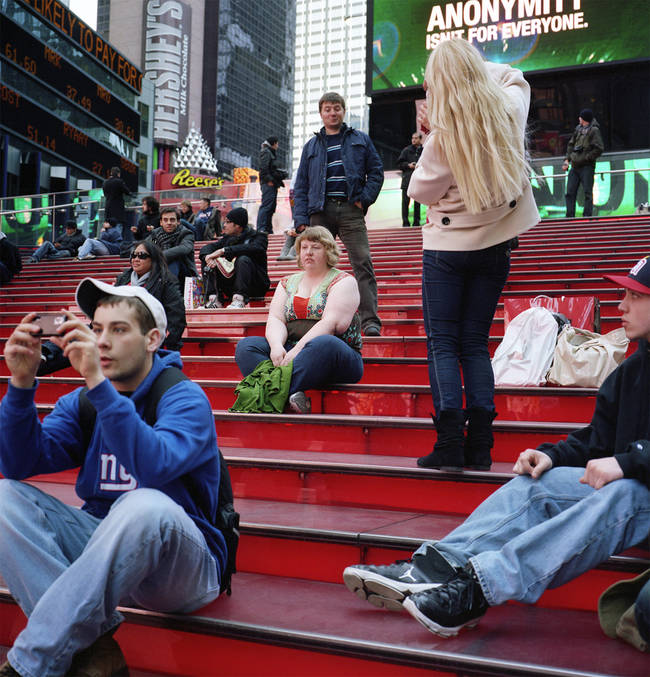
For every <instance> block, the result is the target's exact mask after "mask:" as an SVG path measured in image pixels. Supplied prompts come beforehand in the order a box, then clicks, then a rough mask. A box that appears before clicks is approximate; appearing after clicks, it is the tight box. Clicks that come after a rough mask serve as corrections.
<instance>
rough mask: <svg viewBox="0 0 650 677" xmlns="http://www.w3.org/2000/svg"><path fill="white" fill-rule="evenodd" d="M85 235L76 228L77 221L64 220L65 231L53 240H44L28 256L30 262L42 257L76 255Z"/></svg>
mask: <svg viewBox="0 0 650 677" xmlns="http://www.w3.org/2000/svg"><path fill="white" fill-rule="evenodd" d="M85 240H86V236H85V235H84V234H83V233H82V232H81V231H80V230H79V228H77V222H76V221H73V220H72V219H70V220H69V221H66V222H65V231H64V232H63V233H61V235H59V237H57V238H56V240H54V243H52V242H50V241H49V240H46V241H45V242H43V244H42V245H41V246H40V247H39V248H38V249H37V250H36V251H35V252H34V253H33V254H32V255H31V256H30V257H29V262H30V263H40V262H41V261H42V260H43V259H64V258H68V257H70V256H76V255H77V253H78V252H79V247H81V245H82V244H83V243H84V241H85Z"/></svg>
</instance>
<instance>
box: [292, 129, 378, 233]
mask: <svg viewBox="0 0 650 677" xmlns="http://www.w3.org/2000/svg"><path fill="white" fill-rule="evenodd" d="M341 133H342V134H343V138H342V141H341V155H342V158H343V167H344V169H345V178H346V180H347V184H348V202H349V203H350V204H354V203H355V202H361V204H362V206H363V211H364V213H365V212H367V211H368V207H370V205H371V204H372V203H373V202H374V201H375V200H376V199H377V196H378V195H379V191H380V190H381V186H382V184H383V183H384V168H383V165H382V162H381V158H380V157H379V154H378V153H377V150H376V149H375V146H374V145H373V143H372V141H371V140H370V137H369V136H368V135H367V134H365V133H364V132H360V131H358V130H356V129H353V128H352V127H348V126H347V125H346V124H345V123H344V124H343V125H342V126H341ZM326 179H327V139H326V134H325V127H323V128H322V129H321V130H320V132H318V133H317V134H314V136H313V137H312V138H311V139H310V140H309V141H308V142H307V143H306V144H305V147H304V148H303V149H302V157H301V158H300V166H299V167H298V173H297V174H296V181H295V183H294V187H293V195H294V206H293V220H294V223H295V225H296V226H300V225H303V224H309V217H310V216H311V215H312V214H315V213H316V212H321V211H323V209H325V184H326Z"/></svg>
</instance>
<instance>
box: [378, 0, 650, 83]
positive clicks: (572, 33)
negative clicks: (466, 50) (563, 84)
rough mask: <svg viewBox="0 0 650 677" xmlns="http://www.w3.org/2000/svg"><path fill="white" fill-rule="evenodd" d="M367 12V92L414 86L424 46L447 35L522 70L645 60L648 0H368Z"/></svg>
mask: <svg viewBox="0 0 650 677" xmlns="http://www.w3.org/2000/svg"><path fill="white" fill-rule="evenodd" d="M369 15H370V16H371V21H372V24H371V26H372V37H371V39H370V45H369V46H368V62H369V67H370V69H371V87H370V88H369V89H370V91H371V92H377V91H382V90H391V89H397V88H401V87H413V86H415V85H420V84H421V83H422V77H423V74H424V66H425V63H426V60H427V57H428V54H429V52H430V50H432V49H433V48H434V47H435V46H436V44H438V42H440V41H441V40H446V39H449V38H452V37H462V38H465V39H466V40H469V41H470V42H472V43H473V44H474V45H475V46H476V47H478V49H480V50H481V51H482V52H483V54H484V55H485V58H486V59H488V60H489V61H494V62H497V63H507V64H510V65H512V66H516V67H517V68H520V69H521V70H523V71H539V70H547V69H551V68H568V67H572V66H585V65H590V64H599V63H611V62H613V61H624V60H638V59H645V58H649V57H650V40H648V38H647V31H648V25H650V2H648V1H647V0H625V1H624V2H612V0H465V1H461V2H458V1H456V2H432V1H431V0H410V1H408V2H406V1H405V0H369ZM369 35H370V32H369Z"/></svg>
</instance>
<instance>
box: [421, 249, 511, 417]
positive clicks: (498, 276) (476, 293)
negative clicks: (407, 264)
mask: <svg viewBox="0 0 650 677" xmlns="http://www.w3.org/2000/svg"><path fill="white" fill-rule="evenodd" d="M509 270H510V244H509V243H508V242H502V243H501V244H498V245H495V246H493V247H489V248H487V249H479V250H476V251H468V252H456V251H433V250H428V249H425V250H424V254H423V258H422V309H423V313H424V326H425V329H426V333H427V362H428V365H429V383H430V384H431V395H432V397H433V406H434V408H435V411H436V414H437V415H440V412H441V411H443V410H447V409H462V408H463V388H462V380H461V372H460V370H461V368H462V370H463V379H464V382H465V399H466V405H467V407H468V408H469V407H481V408H482V409H487V410H489V411H493V410H494V374H493V372H492V363H491V362H490V353H489V352H488V337H489V334H490V326H491V324H492V318H493V317H494V311H495V310H496V307H497V302H498V300H499V296H500V295H501V291H502V290H503V285H504V284H505V282H506V279H507V277H508V272H509Z"/></svg>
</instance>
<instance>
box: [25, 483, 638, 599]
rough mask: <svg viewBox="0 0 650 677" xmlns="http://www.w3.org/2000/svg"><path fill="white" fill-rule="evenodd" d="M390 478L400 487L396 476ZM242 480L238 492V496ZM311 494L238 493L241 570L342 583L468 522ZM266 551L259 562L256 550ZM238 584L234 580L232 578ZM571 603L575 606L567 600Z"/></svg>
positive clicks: (587, 591)
mask: <svg viewBox="0 0 650 677" xmlns="http://www.w3.org/2000/svg"><path fill="white" fill-rule="evenodd" d="M393 481H394V482H396V483H399V482H400V481H401V480H400V478H399V477H394V478H393ZM35 484H36V486H38V487H39V488H40V489H42V490H43V491H46V492H48V493H50V494H52V495H54V496H56V497H57V498H59V499H60V500H63V501H65V502H66V503H68V504H70V505H80V504H81V502H80V501H79V499H78V498H77V496H76V494H75V493H74V488H73V486H72V485H70V484H55V483H42V482H40V483H39V482H36V483H35ZM241 488H242V487H241V483H240V482H238V484H237V487H236V491H237V490H239V491H240V492H241ZM315 498H317V496H316V491H315V490H313V489H303V491H302V492H301V494H300V495H298V496H296V499H295V501H293V502H286V501H282V500H260V499H254V498H242V497H241V496H239V495H238V496H237V507H238V510H239V512H240V514H241V518H242V519H241V533H242V540H241V544H240V550H239V552H238V562H237V566H238V571H239V572H248V573H255V574H260V573H261V574H269V575H282V576H284V577H293V578H300V579H306V580H312V581H325V582H330V583H339V582H340V577H341V571H342V569H343V568H344V567H345V566H346V565H347V563H349V562H350V561H354V562H360V561H362V560H366V561H373V562H390V561H393V560H394V559H395V558H399V557H404V556H405V555H406V556H407V555H408V554H410V553H411V552H412V551H413V550H415V549H416V548H417V547H419V545H420V544H421V543H422V541H423V540H437V539H440V538H442V537H444V536H445V535H446V534H447V533H449V531H451V530H453V529H454V528H455V527H456V526H458V525H459V524H460V523H461V521H462V519H463V517H462V516H461V515H456V514H450V513H448V512H423V511H422V510H421V509H420V510H414V511H400V510H391V509H387V508H367V507H353V506H349V505H339V504H335V503H328V504H323V503H320V504H316V503H314V502H313V500H314V499H315ZM259 552H265V553H266V557H265V558H263V559H260V557H259V555H258V553H259ZM648 555H649V553H648V552H647V551H643V550H640V549H634V548H632V549H629V550H628V551H626V552H624V553H621V554H620V555H618V556H616V557H612V558H610V559H609V560H608V561H607V562H604V563H603V564H602V566H600V567H599V568H598V571H595V572H589V573H587V574H585V575H584V576H581V577H580V578H579V579H576V580H575V581H573V582H572V583H571V584H570V585H568V586H565V588H564V592H565V595H564V597H563V599H562V601H560V599H559V598H558V595H557V594H556V593H554V592H549V593H548V594H547V595H544V596H543V597H542V599H541V600H540V602H539V603H538V606H541V607H549V608H566V607H567V606H568V607H570V608H577V609H585V610H594V608H595V600H596V597H594V595H593V589H594V587H595V586H598V585H599V584H602V583H603V582H604V581H607V580H610V581H611V582H614V581H615V580H617V579H618V578H620V577H621V575H636V574H637V573H638V572H640V571H642V570H643V569H644V568H646V567H647V565H648V563H649V562H648ZM235 582H237V579H235ZM567 599H569V600H570V602H567Z"/></svg>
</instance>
